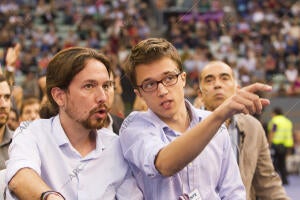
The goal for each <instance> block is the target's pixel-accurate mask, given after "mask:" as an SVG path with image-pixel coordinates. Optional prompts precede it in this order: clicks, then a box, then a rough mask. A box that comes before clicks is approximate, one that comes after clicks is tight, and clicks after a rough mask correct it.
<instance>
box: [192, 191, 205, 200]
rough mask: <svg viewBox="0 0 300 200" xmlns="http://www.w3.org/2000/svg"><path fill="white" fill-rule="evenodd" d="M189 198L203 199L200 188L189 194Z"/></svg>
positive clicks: (193, 199) (194, 199)
mask: <svg viewBox="0 0 300 200" xmlns="http://www.w3.org/2000/svg"><path fill="white" fill-rule="evenodd" d="M189 199H190V200H202V198H201V195H200V192H199V190H198V189H194V190H193V191H192V192H191V193H190V194H189Z"/></svg>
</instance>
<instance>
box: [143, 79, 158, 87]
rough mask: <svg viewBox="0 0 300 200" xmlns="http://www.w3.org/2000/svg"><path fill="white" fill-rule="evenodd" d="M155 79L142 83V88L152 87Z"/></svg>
mask: <svg viewBox="0 0 300 200" xmlns="http://www.w3.org/2000/svg"><path fill="white" fill-rule="evenodd" d="M155 83H156V82H155V81H150V82H147V83H144V84H143V85H144V88H153V87H154V86H155Z"/></svg>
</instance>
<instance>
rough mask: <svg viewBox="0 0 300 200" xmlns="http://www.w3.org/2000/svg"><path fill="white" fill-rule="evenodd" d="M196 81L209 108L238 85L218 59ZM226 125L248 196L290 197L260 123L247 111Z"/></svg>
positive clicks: (252, 199) (250, 197)
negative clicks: (275, 167)
mask: <svg viewBox="0 0 300 200" xmlns="http://www.w3.org/2000/svg"><path fill="white" fill-rule="evenodd" d="M199 83H200V85H199V86H200V95H201V98H202V103H203V105H204V108H205V109H206V110H210V111H213V110H215V109H216V108H217V107H218V106H219V105H221V104H222V103H223V102H224V101H225V100H226V99H227V98H229V97H231V96H232V95H234V94H235V92H236V90H237V88H238V87H239V86H238V84H237V81H236V80H235V77H234V73H233V70H232V69H231V67H230V66H228V65H227V64H226V63H224V62H221V61H213V62H210V63H208V64H207V65H206V66H205V67H204V68H203V70H202V72H201V73H200V75H199ZM226 125H227V128H228V132H229V134H230V138H231V144H232V149H233V151H234V154H235V157H236V159H237V163H238V165H239V169H240V173H241V177H242V180H243V183H244V185H245V188H246V194H247V200H256V198H258V199H264V200H268V199H270V200H271V199H272V200H276V199H281V200H283V199H289V198H288V197H287V195H286V192H285V190H284V188H283V187H282V182H281V179H280V177H279V175H278V174H277V173H276V172H275V170H274V167H273V164H272V160H271V156H270V150H269V145H268V141H267V138H266V136H265V132H264V129H263V127H262V125H261V123H260V122H259V121H258V120H257V119H256V118H254V117H253V116H251V115H249V114H248V115H245V114H236V115H234V116H233V117H232V118H230V119H228V120H227V121H226Z"/></svg>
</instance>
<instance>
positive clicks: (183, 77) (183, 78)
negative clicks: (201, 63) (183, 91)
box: [179, 72, 186, 87]
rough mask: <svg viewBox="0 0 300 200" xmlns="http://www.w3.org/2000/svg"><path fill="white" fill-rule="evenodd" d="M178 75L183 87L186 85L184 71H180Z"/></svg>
mask: <svg viewBox="0 0 300 200" xmlns="http://www.w3.org/2000/svg"><path fill="white" fill-rule="evenodd" d="M179 76H180V77H181V79H182V81H183V82H184V84H183V87H185V85H186V73H185V72H182V73H181V74H180V75H179Z"/></svg>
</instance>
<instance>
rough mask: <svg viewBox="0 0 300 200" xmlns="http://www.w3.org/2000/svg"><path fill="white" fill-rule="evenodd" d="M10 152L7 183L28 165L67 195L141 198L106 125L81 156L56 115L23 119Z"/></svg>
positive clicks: (91, 199)
mask: <svg viewBox="0 0 300 200" xmlns="http://www.w3.org/2000/svg"><path fill="white" fill-rule="evenodd" d="M9 156H10V159H9V160H8V161H7V174H6V183H8V182H9V180H10V179H11V178H12V177H13V176H14V174H16V172H17V171H18V170H20V169H21V168H26V167H27V168H32V169H33V170H34V171H36V172H37V173H38V174H39V175H40V176H41V177H42V179H43V180H44V181H45V183H46V184H47V185H48V186H50V187H51V188H52V189H53V190H55V191H58V192H60V193H61V194H63V196H64V197H65V198H66V199H78V200H86V199H89V200H98V199H103V200H111V199H115V198H117V199H124V200H128V199H143V197H142V193H141V191H140V190H139V189H138V187H137V185H136V181H135V179H134V177H133V176H132V172H131V171H130V168H129V166H128V164H127V162H126V161H125V160H124V158H123V155H122V151H121V146H120V143H119V138H118V136H116V135H115V134H114V133H112V132H111V131H110V130H108V129H104V128H103V129H100V130H98V131H97V139H96V149H94V150H93V151H91V152H90V153H89V154H88V155H86V156H84V157H82V156H81V155H80V154H79V153H78V151H77V150H76V149H75V148H73V146H72V145H71V143H70V141H69V139H68V138H67V136H66V134H65V132H64V130H63V128H62V126H61V123H60V120H59V117H58V116H56V117H53V118H50V119H39V120H36V121H33V122H32V123H30V124H28V123H24V124H22V125H21V126H20V127H19V128H18V130H16V132H15V134H14V138H13V141H12V143H11V146H10V148H9ZM9 195H10V194H9Z"/></svg>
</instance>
